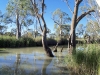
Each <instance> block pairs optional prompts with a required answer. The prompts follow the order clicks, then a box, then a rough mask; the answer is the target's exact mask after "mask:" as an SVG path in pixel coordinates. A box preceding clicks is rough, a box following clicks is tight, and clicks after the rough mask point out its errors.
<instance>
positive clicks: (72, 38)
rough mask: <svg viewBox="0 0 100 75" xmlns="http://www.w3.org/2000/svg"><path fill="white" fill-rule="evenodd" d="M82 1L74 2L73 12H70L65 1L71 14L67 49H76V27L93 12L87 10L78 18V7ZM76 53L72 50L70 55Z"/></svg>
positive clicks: (76, 0)
mask: <svg viewBox="0 0 100 75" xmlns="http://www.w3.org/2000/svg"><path fill="white" fill-rule="evenodd" d="M82 1H83V0H75V6H74V11H72V10H71V8H70V6H69V4H68V0H65V2H66V3H67V5H68V7H69V9H70V10H71V12H72V15H73V16H72V21H71V29H70V36H69V43H68V44H69V45H68V48H75V47H76V34H75V30H76V26H77V25H78V23H79V22H80V20H82V19H83V18H84V17H85V16H86V15H88V14H90V13H91V12H94V10H87V11H86V12H84V13H82V14H81V15H80V16H78V10H79V5H80V4H81V2H82ZM75 52H76V51H75V50H74V49H73V50H72V51H71V53H75Z"/></svg>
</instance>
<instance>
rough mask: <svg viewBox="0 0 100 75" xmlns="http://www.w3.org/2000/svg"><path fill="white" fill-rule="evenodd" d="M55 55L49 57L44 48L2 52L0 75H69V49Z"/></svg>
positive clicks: (0, 51)
mask: <svg viewBox="0 0 100 75" xmlns="http://www.w3.org/2000/svg"><path fill="white" fill-rule="evenodd" d="M60 49H61V48H58V50H60ZM53 54H54V55H55V57H54V58H50V57H47V56H46V54H45V52H44V50H43V49H42V47H31V48H15V49H14V48H8V49H6V50H0V75H56V74H57V75H68V71H67V70H66V69H64V67H66V66H67V65H66V64H65V63H64V57H65V56H66V54H67V49H66V48H64V50H63V52H60V51H58V52H57V53H53Z"/></svg>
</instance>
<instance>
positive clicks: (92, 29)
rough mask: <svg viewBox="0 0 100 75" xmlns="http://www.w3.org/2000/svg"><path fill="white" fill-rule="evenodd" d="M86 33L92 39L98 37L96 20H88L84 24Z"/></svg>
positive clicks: (98, 30) (98, 29)
mask: <svg viewBox="0 0 100 75" xmlns="http://www.w3.org/2000/svg"><path fill="white" fill-rule="evenodd" d="M86 26H87V27H86V34H88V35H89V36H91V37H92V38H93V39H98V38H99V35H100V28H99V24H98V22H97V21H93V22H91V21H89V22H88V23H87V25H86Z"/></svg>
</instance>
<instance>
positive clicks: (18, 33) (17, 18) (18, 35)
mask: <svg viewBox="0 0 100 75" xmlns="http://www.w3.org/2000/svg"><path fill="white" fill-rule="evenodd" d="M16 25H17V33H16V39H19V38H20V37H21V26H20V24H19V14H18V13H16Z"/></svg>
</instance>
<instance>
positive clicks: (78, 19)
mask: <svg viewBox="0 0 100 75" xmlns="http://www.w3.org/2000/svg"><path fill="white" fill-rule="evenodd" d="M91 12H95V11H94V10H90V11H88V12H84V13H83V14H82V15H80V16H79V17H78V18H77V20H76V25H77V24H78V22H79V21H80V20H81V19H82V18H83V17H85V16H86V15H87V14H90V13H91Z"/></svg>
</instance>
